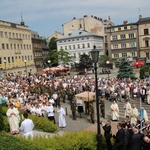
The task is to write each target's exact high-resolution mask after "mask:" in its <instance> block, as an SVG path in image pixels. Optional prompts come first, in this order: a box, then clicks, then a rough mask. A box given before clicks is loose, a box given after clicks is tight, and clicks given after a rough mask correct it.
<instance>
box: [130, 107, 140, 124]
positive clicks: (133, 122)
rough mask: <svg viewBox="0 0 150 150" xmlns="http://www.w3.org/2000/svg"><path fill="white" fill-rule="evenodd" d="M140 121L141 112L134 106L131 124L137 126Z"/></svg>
mask: <svg viewBox="0 0 150 150" xmlns="http://www.w3.org/2000/svg"><path fill="white" fill-rule="evenodd" d="M138 119H139V112H138V109H137V108H136V106H135V105H133V106H132V108H131V118H130V123H131V124H134V125H136V124H137V120H138Z"/></svg>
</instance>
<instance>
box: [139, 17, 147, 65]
mask: <svg viewBox="0 0 150 150" xmlns="http://www.w3.org/2000/svg"><path fill="white" fill-rule="evenodd" d="M138 36H139V53H140V57H141V58H146V59H147V61H148V63H150V17H147V18H142V16H140V18H139V20H138Z"/></svg>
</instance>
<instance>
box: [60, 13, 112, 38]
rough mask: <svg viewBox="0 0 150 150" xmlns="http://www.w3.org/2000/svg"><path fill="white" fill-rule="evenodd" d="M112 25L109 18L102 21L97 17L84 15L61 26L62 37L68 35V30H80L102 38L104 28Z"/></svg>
mask: <svg viewBox="0 0 150 150" xmlns="http://www.w3.org/2000/svg"><path fill="white" fill-rule="evenodd" d="M111 25H113V23H112V22H111V18H110V17H108V19H102V18H100V17H97V16H93V15H91V16H87V15H84V16H83V18H80V19H78V18H75V17H74V18H73V19H72V20H71V21H69V22H66V23H64V24H63V25H62V27H63V33H64V35H66V34H68V33H69V32H70V30H80V29H83V30H84V31H87V32H90V33H93V34H96V35H100V36H104V34H105V31H104V28H105V27H108V26H111Z"/></svg>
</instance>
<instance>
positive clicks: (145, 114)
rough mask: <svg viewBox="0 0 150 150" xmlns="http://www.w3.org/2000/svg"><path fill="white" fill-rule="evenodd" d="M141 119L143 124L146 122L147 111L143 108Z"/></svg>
mask: <svg viewBox="0 0 150 150" xmlns="http://www.w3.org/2000/svg"><path fill="white" fill-rule="evenodd" d="M143 118H144V122H148V115H147V111H146V110H145V109H144V108H143Z"/></svg>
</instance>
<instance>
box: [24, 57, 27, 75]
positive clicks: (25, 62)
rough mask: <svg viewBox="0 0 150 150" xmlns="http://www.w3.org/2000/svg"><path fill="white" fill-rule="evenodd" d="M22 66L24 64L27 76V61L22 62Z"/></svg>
mask: <svg viewBox="0 0 150 150" xmlns="http://www.w3.org/2000/svg"><path fill="white" fill-rule="evenodd" d="M24 64H25V70H26V75H27V61H26V60H24Z"/></svg>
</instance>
